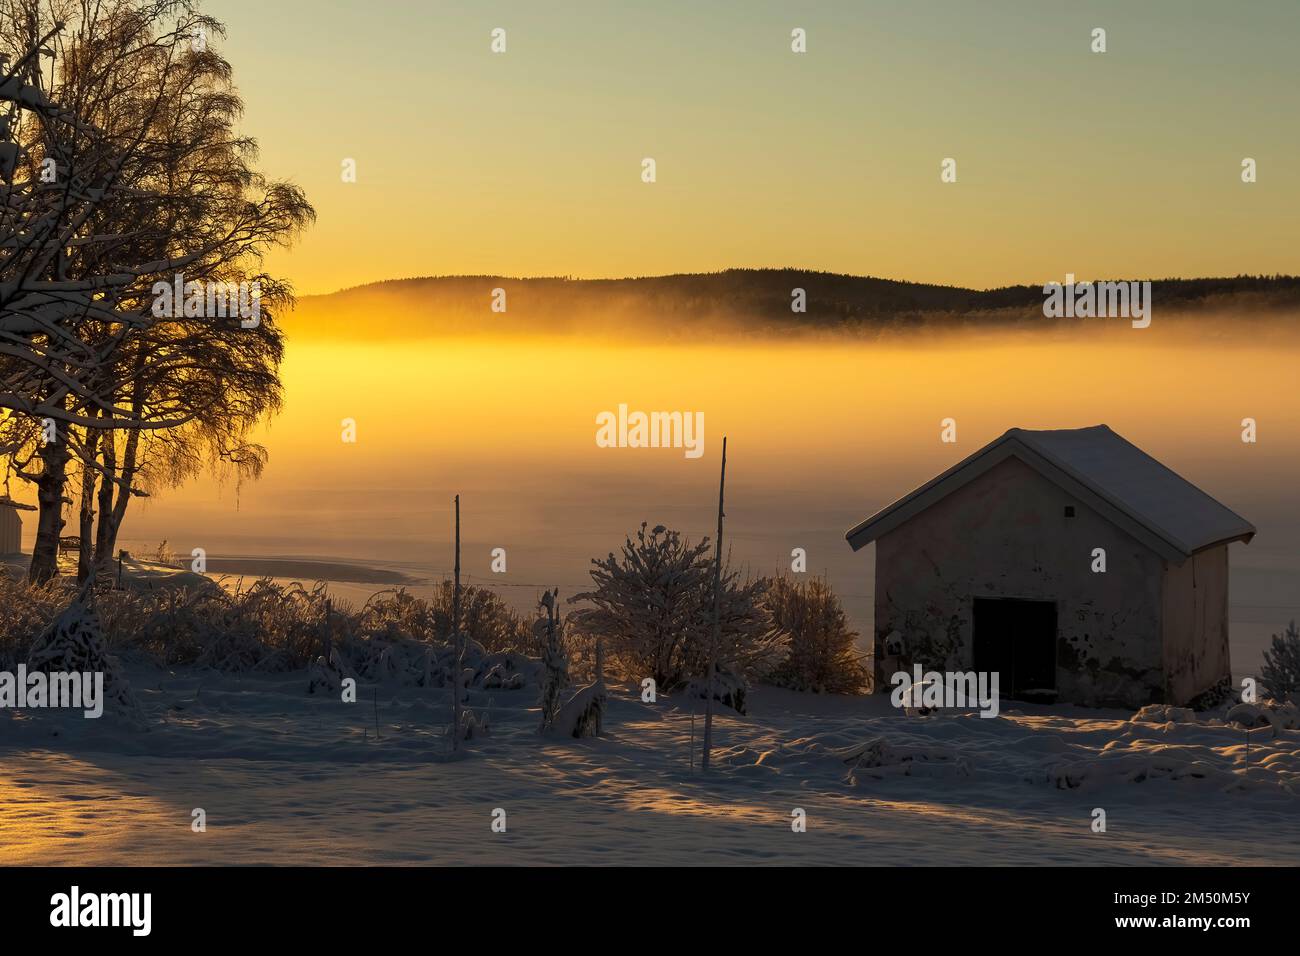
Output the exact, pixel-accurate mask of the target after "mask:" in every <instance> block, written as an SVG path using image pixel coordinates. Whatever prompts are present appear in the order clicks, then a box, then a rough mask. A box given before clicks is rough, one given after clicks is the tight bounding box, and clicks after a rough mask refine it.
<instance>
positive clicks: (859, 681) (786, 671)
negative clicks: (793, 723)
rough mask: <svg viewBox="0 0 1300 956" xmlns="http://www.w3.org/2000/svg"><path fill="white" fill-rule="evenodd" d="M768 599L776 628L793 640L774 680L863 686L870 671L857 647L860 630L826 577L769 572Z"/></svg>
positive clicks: (801, 685) (822, 689) (830, 689)
mask: <svg viewBox="0 0 1300 956" xmlns="http://www.w3.org/2000/svg"><path fill="white" fill-rule="evenodd" d="M764 603H765V604H766V606H767V608H768V610H769V611H770V612H771V614H772V620H773V622H774V625H775V627H776V629H777V630H778V631H779V632H780V633H782V634H785V635H786V636H787V637H788V639H789V642H790V653H789V655H788V656H787V657H786V658H785V660H784V661H782V662H781V664H780V665H779V666H778V667H777V668H776V669H775V670H774V671H773V673H772V674H771V676H770V677H769V680H770V681H771V682H772V683H773V684H776V685H777V686H779V687H789V688H791V689H793V690H802V691H812V692H814V693H821V694H858V693H861V692H862V690H863V689H864V688H865V687H866V685H867V682H868V671H867V668H866V667H865V666H864V665H863V662H862V655H861V654H859V653H858V649H857V645H856V641H857V637H858V635H857V634H856V633H855V632H854V631H853V630H851V629H850V628H849V624H848V618H847V617H846V616H845V614H844V608H843V606H842V605H841V604H840V599H839V598H838V597H837V596H836V594H835V592H834V591H833V590H832V589H831V586H830V585H829V584H827V583H826V581H825V580H823V579H821V578H812V579H811V580H808V581H805V582H802V583H796V582H795V581H794V580H793V579H791V578H788V577H785V576H780V577H775V578H771V579H770V580H769V581H768V582H767V591H766V594H765V597H764Z"/></svg>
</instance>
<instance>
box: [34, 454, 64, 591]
mask: <svg viewBox="0 0 1300 956" xmlns="http://www.w3.org/2000/svg"><path fill="white" fill-rule="evenodd" d="M66 439H67V436H66V434H56V440H55V441H52V442H48V443H47V444H45V445H44V446H42V448H41V451H40V457H41V476H40V478H39V479H37V482H36V503H37V504H38V505H39V508H40V515H39V517H38V518H37V521H36V543H35V545H34V546H33V547H32V564H31V568H30V569H29V571H28V578H29V579H30V580H31V581H32V583H33V584H44V583H45V582H46V581H48V580H50V579H51V578H53V577H54V576H55V575H57V574H58V573H59V535H60V534H62V533H63V486H64V485H65V484H66V483H67V480H68V458H69V454H68V445H67V441H66Z"/></svg>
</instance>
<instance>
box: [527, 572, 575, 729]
mask: <svg viewBox="0 0 1300 956" xmlns="http://www.w3.org/2000/svg"><path fill="white" fill-rule="evenodd" d="M559 600H560V590H559V588H556V589H555V590H554V591H547V592H545V593H543V594H542V599H541V601H540V602H539V603H540V606H541V607H542V608H543V609H544V610H545V611H546V616H545V617H543V618H538V619H537V621H536V622H534V624H533V630H534V632H535V633H536V634H537V636H538V638H539V639H540V640H542V641H544V648H545V649H544V650H543V651H542V665H543V667H544V668H545V670H544V671H543V674H542V692H541V709H542V723H541V728H540V729H541V732H542V733H545V732H546V731H547V730H549V729H550V728H551V725H552V724H554V723H555V718H556V716H557V715H558V714H559V712H560V703H561V700H562V697H561V695H562V694H563V693H564V689H565V688H566V687H567V686H568V684H569V655H568V654H567V653H566V652H565V648H564V634H563V628H564V622H563V621H562V620H561V619H560V613H559V612H560V609H559Z"/></svg>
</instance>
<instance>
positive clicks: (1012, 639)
mask: <svg viewBox="0 0 1300 956" xmlns="http://www.w3.org/2000/svg"><path fill="white" fill-rule="evenodd" d="M972 623H973V631H974V641H975V647H974V651H975V655H974V658H975V661H974V662H975V670H977V671H997V672H998V689H999V691H1000V693H1001V695H1002V696H1003V697H1014V698H1017V699H1019V700H1042V699H1046V700H1052V699H1054V698H1055V696H1056V603H1055V602H1053V601H1021V600H1018V599H1015V598H975V613H974V617H973V621H972Z"/></svg>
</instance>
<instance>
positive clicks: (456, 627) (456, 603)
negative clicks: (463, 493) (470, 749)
mask: <svg viewBox="0 0 1300 956" xmlns="http://www.w3.org/2000/svg"><path fill="white" fill-rule="evenodd" d="M455 573H456V581H455V584H454V586H453V588H452V592H451V639H452V654H451V749H452V750H459V749H460V672H461V669H462V661H461V649H460V646H461V645H460V495H457V496H456V572H455Z"/></svg>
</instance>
